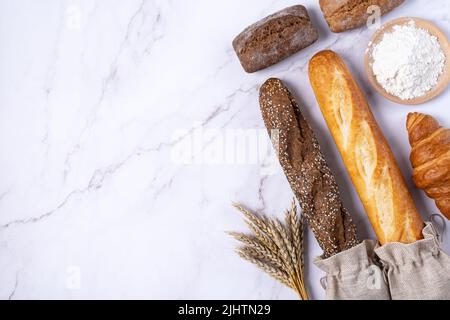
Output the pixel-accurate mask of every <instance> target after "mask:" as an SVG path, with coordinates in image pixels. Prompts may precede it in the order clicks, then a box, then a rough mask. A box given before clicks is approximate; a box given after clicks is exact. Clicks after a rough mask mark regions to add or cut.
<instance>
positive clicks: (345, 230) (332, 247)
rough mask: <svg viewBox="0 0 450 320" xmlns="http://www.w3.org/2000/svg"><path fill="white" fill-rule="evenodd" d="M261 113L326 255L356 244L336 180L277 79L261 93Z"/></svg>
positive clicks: (350, 220) (311, 134) (326, 256)
mask: <svg viewBox="0 0 450 320" xmlns="http://www.w3.org/2000/svg"><path fill="white" fill-rule="evenodd" d="M260 105H261V111H262V115H263V118H264V122H265V124H266V127H267V130H268V132H269V135H270V136H271V138H272V141H273V142H274V147H275V149H276V151H277V153H278V155H279V159H280V163H281V166H282V167H283V169H284V172H285V174H286V176H287V179H288V181H289V183H290V185H291V187H292V190H293V192H294V194H295V195H296V197H297V199H298V201H299V203H300V206H301V208H302V214H303V216H304V217H305V218H306V220H307V222H308V224H309V226H310V227H311V229H312V231H313V233H314V235H315V237H316V239H317V241H318V243H319V245H320V246H321V248H322V249H323V251H324V258H328V257H330V256H333V255H335V254H337V253H339V252H341V251H345V250H347V249H350V248H352V247H354V246H356V245H357V244H358V243H359V241H358V236H357V234H356V227H355V225H354V224H353V222H352V219H351V217H350V215H349V214H348V212H347V210H346V209H345V208H344V206H343V204H342V202H341V199H340V194H339V189H338V186H337V184H336V181H335V178H334V176H333V174H332V172H331V170H330V168H329V167H328V165H327V163H326V161H325V158H324V156H323V154H322V152H321V150H320V146H319V143H318V141H317V139H316V137H315V135H314V132H313V130H312V129H311V127H310V126H309V124H308V122H307V121H306V120H305V118H304V117H303V115H302V113H301V111H300V109H299V106H298V104H297V102H296V101H295V100H294V98H293V97H292V95H291V93H290V92H289V90H288V89H287V88H286V87H285V86H284V84H283V83H282V82H281V81H280V80H278V79H269V80H268V81H267V82H266V83H265V84H264V85H263V86H262V87H261V91H260Z"/></svg>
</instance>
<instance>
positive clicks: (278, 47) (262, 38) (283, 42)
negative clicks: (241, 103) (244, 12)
mask: <svg viewBox="0 0 450 320" xmlns="http://www.w3.org/2000/svg"><path fill="white" fill-rule="evenodd" d="M318 37H319V33H318V32H317V30H316V28H314V26H313V25H312V23H311V20H310V18H309V15H308V11H307V10H306V8H305V7H304V6H301V5H297V6H293V7H289V8H286V9H284V10H281V11H279V12H277V13H275V14H273V15H271V16H269V17H267V18H265V19H263V20H261V21H259V22H257V23H255V24H253V25H251V26H250V27H248V28H247V29H245V30H244V31H243V32H242V33H241V34H240V35H238V36H237V37H236V38H235V39H234V41H233V47H234V50H235V51H236V54H237V55H238V57H239V60H240V61H241V64H242V67H243V68H244V70H245V71H247V72H249V73H252V72H256V71H259V70H261V69H264V68H267V67H269V66H271V65H274V64H276V63H278V62H280V61H281V60H283V59H285V58H287V57H289V56H290V55H292V54H294V53H296V52H298V51H300V50H301V49H303V48H306V47H308V46H309V45H311V44H313V43H314V42H315V41H316V40H317V39H318Z"/></svg>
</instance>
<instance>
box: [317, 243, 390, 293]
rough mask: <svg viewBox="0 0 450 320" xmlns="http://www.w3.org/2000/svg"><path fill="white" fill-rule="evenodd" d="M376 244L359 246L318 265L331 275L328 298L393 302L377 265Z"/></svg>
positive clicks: (327, 289) (327, 278)
mask: <svg viewBox="0 0 450 320" xmlns="http://www.w3.org/2000/svg"><path fill="white" fill-rule="evenodd" d="M376 246H377V242H376V241H369V240H367V241H364V242H363V243H361V244H359V245H358V246H356V247H354V248H352V249H350V250H347V251H345V252H341V253H339V254H337V255H334V256H332V257H331V258H329V259H326V260H323V259H322V258H317V259H316V261H315V264H316V266H317V267H319V268H320V269H321V270H323V271H325V272H326V273H327V277H326V282H327V284H326V296H327V299H329V300H390V295H389V289H388V287H387V285H386V282H385V280H384V278H383V273H382V270H381V268H380V267H379V266H378V265H377V264H376V258H375V257H374V249H375V247H376Z"/></svg>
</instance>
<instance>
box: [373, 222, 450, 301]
mask: <svg viewBox="0 0 450 320" xmlns="http://www.w3.org/2000/svg"><path fill="white" fill-rule="evenodd" d="M423 235H424V240H421V241H418V242H416V243H413V244H410V245H405V244H400V243H391V244H387V245H385V246H383V247H381V248H376V249H375V253H376V254H377V255H378V257H379V258H380V260H381V263H382V264H383V266H384V269H385V272H386V274H387V279H388V282H389V287H390V292H391V296H392V299H394V300H419V299H420V300H447V299H450V257H449V256H448V255H447V254H446V253H445V252H444V251H442V249H441V248H440V244H439V241H438V236H437V233H436V230H435V229H434V227H433V225H432V224H431V223H428V224H427V226H426V227H425V229H424V230H423Z"/></svg>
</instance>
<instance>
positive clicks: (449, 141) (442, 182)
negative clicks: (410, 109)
mask: <svg viewBox="0 0 450 320" xmlns="http://www.w3.org/2000/svg"><path fill="white" fill-rule="evenodd" d="M407 129H408V133H409V142H410V143H411V147H412V151H411V164H412V166H413V167H414V173H413V180H414V183H415V184H416V186H417V187H418V188H420V189H423V190H425V192H426V193H427V195H428V196H429V197H430V198H432V199H434V200H436V205H437V207H438V208H439V210H440V211H441V212H442V213H443V214H444V215H445V216H446V217H447V219H450V129H446V128H443V127H441V126H440V124H439V122H437V120H436V119H434V118H433V117H432V116H429V115H425V114H421V113H410V114H409V115H408V121H407Z"/></svg>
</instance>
